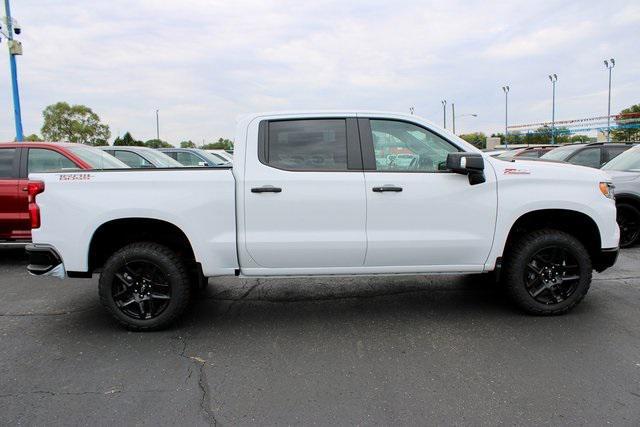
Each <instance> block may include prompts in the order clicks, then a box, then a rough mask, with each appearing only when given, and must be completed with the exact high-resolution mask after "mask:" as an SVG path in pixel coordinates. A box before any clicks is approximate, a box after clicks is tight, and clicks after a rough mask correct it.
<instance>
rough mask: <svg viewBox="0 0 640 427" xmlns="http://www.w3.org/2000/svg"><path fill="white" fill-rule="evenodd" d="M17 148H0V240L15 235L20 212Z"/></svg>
mask: <svg viewBox="0 0 640 427" xmlns="http://www.w3.org/2000/svg"><path fill="white" fill-rule="evenodd" d="M20 151H21V150H20V149H19V148H9V147H7V148H0V240H2V239H9V238H12V237H15V232H16V231H17V230H19V228H20V217H21V215H23V214H25V213H26V211H25V212H22V210H21V205H20V202H19V198H18V184H19V175H18V171H19V165H20Z"/></svg>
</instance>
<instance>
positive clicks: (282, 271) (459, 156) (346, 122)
mask: <svg viewBox="0 0 640 427" xmlns="http://www.w3.org/2000/svg"><path fill="white" fill-rule="evenodd" d="M374 135H376V136H377V137H376V138H374ZM384 135H386V137H383V136H384ZM235 141H237V145H236V152H235V158H236V160H237V161H236V162H234V166H233V168H232V167H226V168H223V167H220V168H215V169H209V170H204V169H191V168H181V169H173V170H165V171H162V172H161V173H160V172H156V171H154V170H147V171H135V172H127V171H120V172H118V171H116V172H110V173H100V172H97V173H92V174H91V178H90V179H88V180H87V181H86V182H83V184H82V185H70V184H69V181H67V180H61V179H60V175H59V174H51V173H49V174H47V173H41V174H32V175H31V176H30V179H31V180H33V182H34V183H42V184H43V187H42V188H43V189H44V190H39V191H38V192H37V193H38V194H37V195H36V194H34V196H33V197H34V210H33V212H34V213H33V215H34V216H35V217H39V218H41V225H40V227H39V228H37V229H36V230H34V232H33V233H34V234H33V235H34V244H33V245H30V246H29V247H28V248H27V252H28V254H29V258H30V264H29V267H28V269H29V271H30V272H31V273H33V274H48V275H57V276H64V275H67V276H69V277H91V275H92V274H93V273H94V272H100V280H99V293H100V297H101V301H102V303H103V304H104V306H105V307H106V309H107V310H108V311H109V312H110V313H111V314H112V315H113V317H114V318H115V319H116V320H117V321H118V322H120V323H121V324H122V325H124V326H125V327H127V328H130V329H134V330H152V329H159V328H162V327H165V326H167V325H168V324H169V323H171V322H173V321H174V320H176V319H177V318H178V317H180V315H181V314H183V312H184V311H185V309H186V308H187V304H188V301H189V298H190V294H191V293H192V291H193V289H194V288H193V287H194V286H195V287H197V286H200V284H203V283H206V279H204V278H207V277H214V276H223V275H229V276H234V275H235V276H239V275H240V276H251V277H265V276H266V277H269V276H318V275H323V276H324V275H327V276H331V275H367V274H407V273H414V274H425V273H452V274H460V273H485V272H501V273H500V274H499V276H500V277H502V279H503V281H504V286H505V289H506V291H507V292H508V293H509V295H510V296H511V297H512V299H513V301H514V302H515V303H516V304H517V305H518V306H519V307H520V308H521V309H523V310H524V311H525V312H528V313H532V314H537V315H554V314H561V313H565V312H567V311H569V310H570V309H571V308H573V307H574V306H576V305H577V304H578V303H579V302H580V301H581V300H582V299H583V297H584V296H585V295H586V294H587V291H588V289H589V286H590V284H591V275H592V270H593V269H595V270H597V271H603V270H605V269H606V268H608V267H610V266H611V265H613V264H614V262H615V260H616V257H617V254H618V239H619V229H618V225H617V224H616V206H615V201H614V200H613V194H612V192H611V181H610V178H609V177H608V176H607V174H606V173H604V172H603V171H600V170H596V169H589V168H583V167H576V166H572V165H565V164H557V163H553V162H539V161H536V162H534V161H527V160H518V161H516V162H515V163H512V162H504V161H501V160H497V159H494V158H492V157H490V156H488V155H486V154H483V153H482V152H480V151H479V150H477V149H476V148H475V147H473V146H472V145H470V144H468V143H466V142H465V141H464V140H462V139H460V138H458V137H457V136H455V135H454V134H452V133H450V132H448V131H447V130H445V129H441V128H439V127H437V126H436V125H434V124H432V123H430V122H428V121H426V120H423V119H421V118H419V117H417V116H414V115H404V114H394V113H374V112H356V111H350V112H346V113H336V112H315V113H298V114H292V113H287V114H284V113H282V114H273V115H270V114H255V115H250V116H247V117H245V118H243V119H242V120H241V121H240V122H239V123H238V126H237V132H236V138H235ZM381 144H384V147H383V146H381ZM388 152H410V153H413V155H415V156H416V157H418V161H417V162H415V164H413V165H410V164H407V165H405V166H406V169H399V168H398V166H397V165H393V166H385V165H382V164H378V162H377V160H378V159H377V157H378V156H386V155H387V153H388ZM434 156H435V157H434ZM416 165H417V166H416ZM151 185H152V186H153V187H151ZM150 188H153V191H149V190H150ZM90 212H95V213H96V214H95V215H91V214H89V213H90ZM98 212H99V214H98ZM549 224H553V226H552V227H551V226H550V225H549Z"/></svg>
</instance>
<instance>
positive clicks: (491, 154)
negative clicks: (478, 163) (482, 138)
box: [482, 148, 510, 157]
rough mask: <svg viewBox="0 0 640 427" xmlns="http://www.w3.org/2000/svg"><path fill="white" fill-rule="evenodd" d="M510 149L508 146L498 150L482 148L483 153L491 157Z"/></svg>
mask: <svg viewBox="0 0 640 427" xmlns="http://www.w3.org/2000/svg"><path fill="white" fill-rule="evenodd" d="M509 151H510V150H508V149H506V148H501V149H498V150H487V149H484V150H482V152H483V153H486V154H487V155H489V156H491V157H497V156H499V155H500V154H502V153H507V152H509Z"/></svg>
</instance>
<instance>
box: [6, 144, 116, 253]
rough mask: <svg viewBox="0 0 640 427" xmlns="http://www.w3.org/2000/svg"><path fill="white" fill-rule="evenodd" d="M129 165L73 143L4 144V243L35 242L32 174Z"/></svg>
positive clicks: (93, 149)
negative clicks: (30, 210) (32, 231)
mask: <svg viewBox="0 0 640 427" xmlns="http://www.w3.org/2000/svg"><path fill="white" fill-rule="evenodd" d="M126 167H127V165H125V164H123V163H122V162H120V161H118V160H116V159H114V158H113V157H111V156H108V155H106V154H104V153H103V152H102V151H100V150H96V149H95V148H93V147H87V146H84V145H80V144H72V143H57V142H56V143H49V142H23V143H20V142H17V143H2V144H0V241H19V240H29V239H30V238H31V221H30V218H29V194H28V191H29V174H30V173H38V172H59V171H65V170H70V171H77V170H82V169H123V168H126Z"/></svg>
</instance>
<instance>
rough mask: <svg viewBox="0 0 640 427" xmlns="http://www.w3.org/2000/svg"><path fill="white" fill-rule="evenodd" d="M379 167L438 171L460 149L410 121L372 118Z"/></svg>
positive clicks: (395, 169)
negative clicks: (450, 155) (449, 156)
mask: <svg viewBox="0 0 640 427" xmlns="http://www.w3.org/2000/svg"><path fill="white" fill-rule="evenodd" d="M370 122H371V132H372V134H373V147H374V150H375V157H376V170H379V171H412V172H436V171H438V170H444V169H446V162H447V155H448V154H449V153H453V152H457V151H459V150H458V148H456V147H455V146H453V145H452V144H451V143H450V142H448V141H447V140H445V139H443V138H441V137H439V136H438V135H436V134H434V133H431V132H429V131H428V130H426V129H423V128H421V127H419V126H416V125H414V124H411V123H405V122H397V121H392V120H371V121H370Z"/></svg>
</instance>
